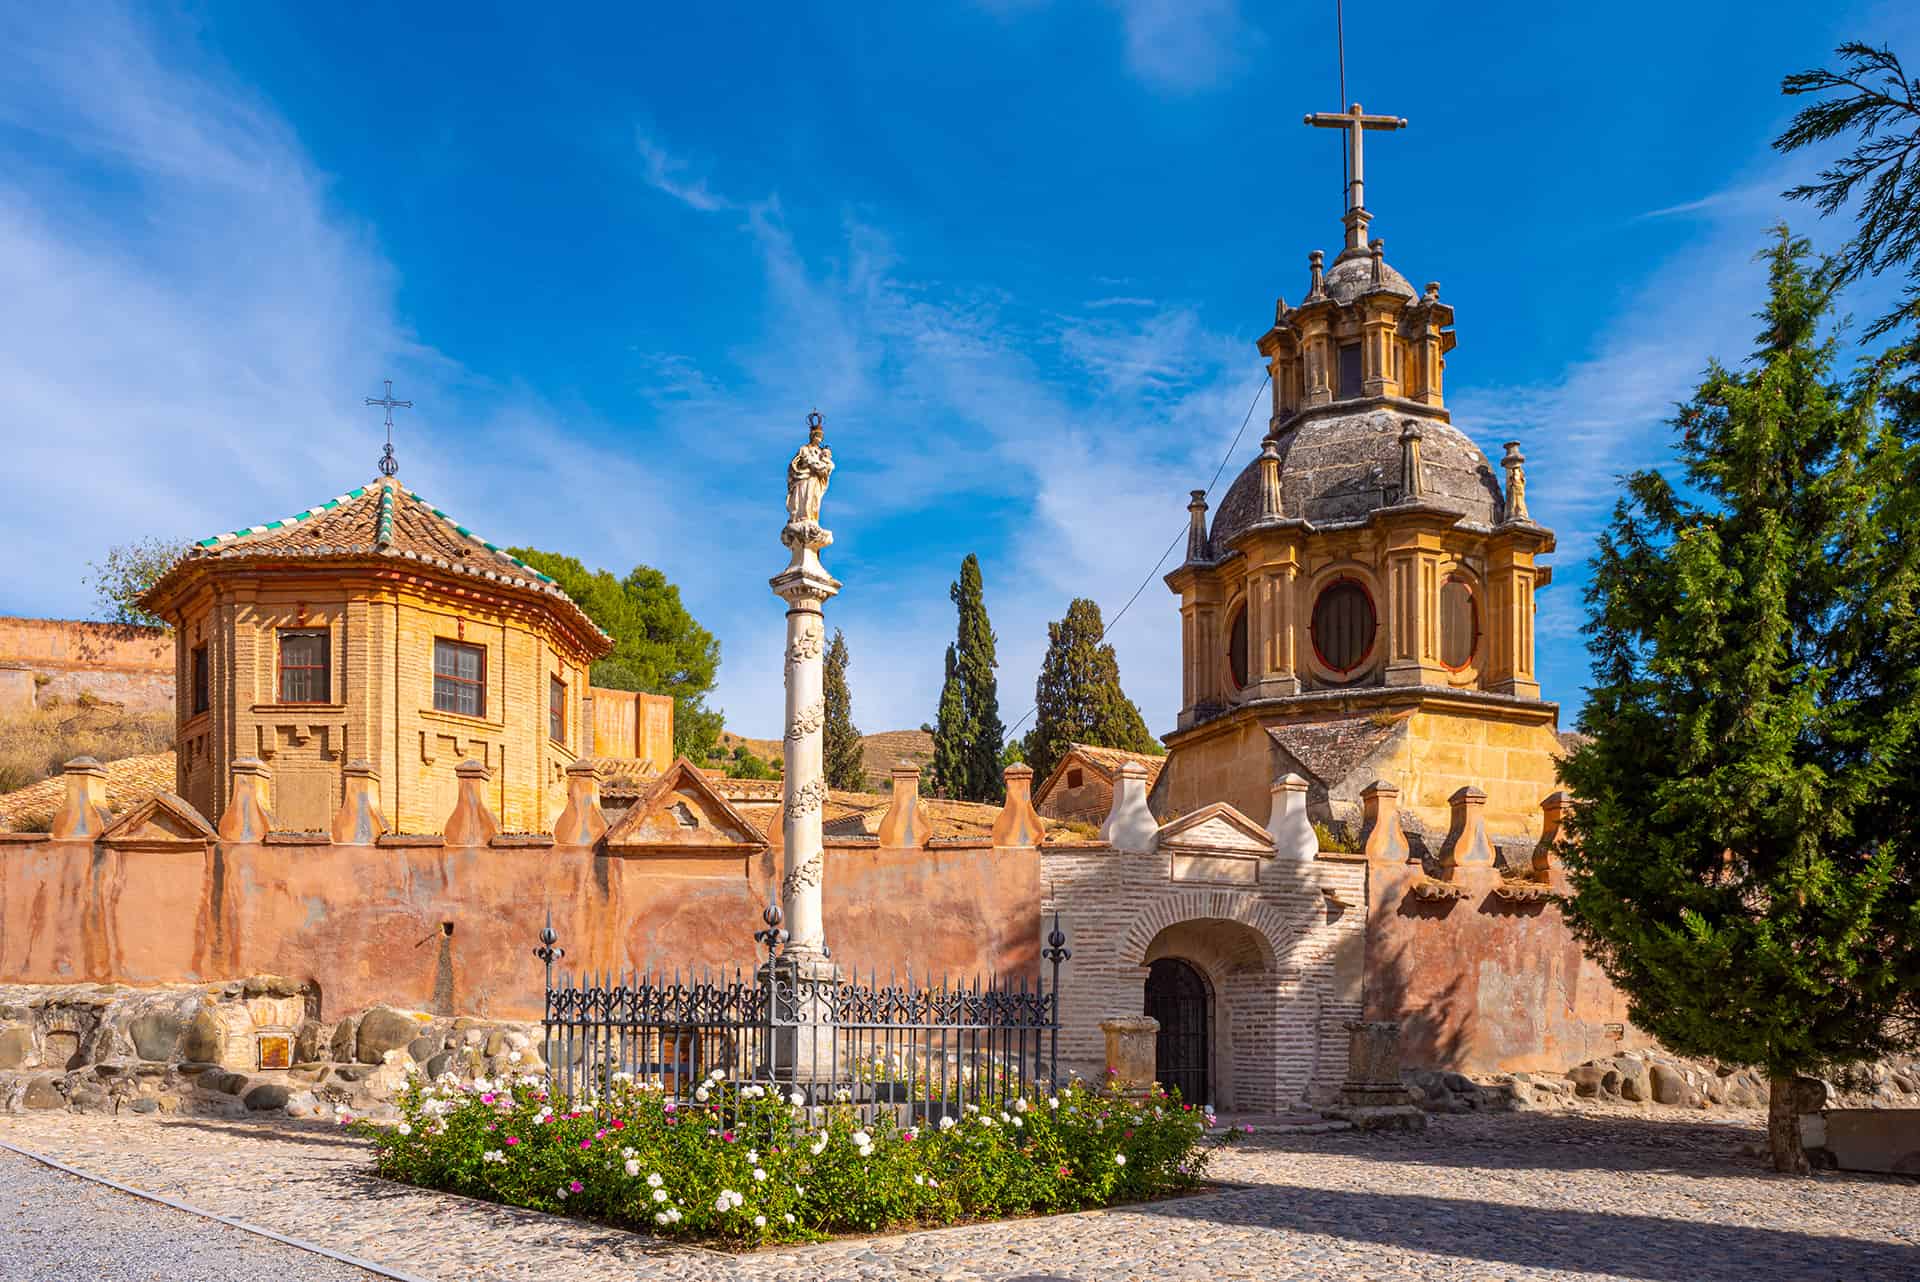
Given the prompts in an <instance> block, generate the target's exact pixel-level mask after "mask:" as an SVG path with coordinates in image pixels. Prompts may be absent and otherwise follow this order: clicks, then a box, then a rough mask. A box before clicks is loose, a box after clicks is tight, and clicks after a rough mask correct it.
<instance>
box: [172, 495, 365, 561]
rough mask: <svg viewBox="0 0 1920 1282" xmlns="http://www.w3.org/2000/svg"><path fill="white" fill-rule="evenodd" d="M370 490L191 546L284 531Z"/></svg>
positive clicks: (234, 540)
mask: <svg viewBox="0 0 1920 1282" xmlns="http://www.w3.org/2000/svg"><path fill="white" fill-rule="evenodd" d="M372 488H374V487H373V486H371V485H363V486H361V487H360V488H359V489H357V490H348V491H347V492H346V493H345V494H338V495H335V496H334V497H333V498H330V499H328V500H327V501H326V502H325V503H316V504H315V505H314V506H312V507H310V508H308V509H306V510H305V511H304V512H295V513H294V514H293V515H292V516H285V517H281V518H280V519H279V520H278V521H266V522H263V523H262V524H260V525H248V526H244V527H242V528H240V529H237V530H228V531H227V532H226V533H224V534H216V535H214V536H213V537H212V538H207V539H199V540H197V541H195V543H194V544H193V546H194V547H196V548H213V547H218V546H220V545H221V544H223V543H234V542H238V541H239V540H241V539H244V538H246V537H248V536H249V535H254V534H266V533H269V532H270V531H273V530H281V529H285V528H286V527H287V526H289V525H295V524H298V523H299V522H301V521H305V520H308V519H310V518H312V517H316V516H319V515H320V514H321V513H322V512H331V511H333V509H335V508H337V507H340V506H341V505H342V504H346V503H351V502H353V501H354V500H355V499H358V498H362V497H364V496H365V495H366V493H367V491H368V490H370V489H372Z"/></svg>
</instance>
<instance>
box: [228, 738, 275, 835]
mask: <svg viewBox="0 0 1920 1282" xmlns="http://www.w3.org/2000/svg"><path fill="white" fill-rule="evenodd" d="M228 773H229V775H230V776H231V778H232V780H233V783H232V785H231V787H230V788H229V789H228V791H227V808H226V809H225V810H223V811H221V812H220V840H222V841H232V842H244V841H265V840H266V838H267V834H268V833H269V832H271V831H272V830H273V812H272V811H271V810H269V809H268V808H267V785H268V783H269V782H271V781H272V779H273V772H272V771H270V770H268V769H267V763H266V762H264V761H262V760H260V759H259V758H258V757H236V758H234V761H233V765H232V766H231V767H230V768H229V771H228Z"/></svg>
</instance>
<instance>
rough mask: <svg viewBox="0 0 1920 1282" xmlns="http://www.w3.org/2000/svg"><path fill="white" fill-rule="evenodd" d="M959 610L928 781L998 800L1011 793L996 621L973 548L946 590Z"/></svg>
mask: <svg viewBox="0 0 1920 1282" xmlns="http://www.w3.org/2000/svg"><path fill="white" fill-rule="evenodd" d="M947 595H948V596H949V597H950V598H951V599H952V601H953V603H954V605H955V607H957V608H958V610H959V613H960V623H959V631H958V633H957V635H956V636H955V639H954V643H953V644H952V645H950V646H948V647H947V665H946V680H945V681H944V683H943V684H942V685H941V687H940V709H939V714H938V719H937V720H936V721H935V722H934V727H933V761H932V765H931V768H930V771H929V774H930V776H931V777H930V779H929V785H930V786H931V787H932V789H933V790H934V792H936V793H937V794H938V795H940V796H942V797H953V798H957V799H959V800H962V801H989V802H992V801H999V800H1001V799H1002V797H1004V796H1005V795H1006V785H1005V783H1004V781H1003V780H1002V778H1001V775H1000V748H1001V741H1002V740H1003V739H1004V738H1005V737H1006V726H1005V725H1003V724H1002V723H1001V721H1000V689H999V681H998V679H997V678H996V677H995V676H994V675H993V670H994V669H995V668H996V667H998V666H999V661H998V660H997V659H996V658H995V657H994V635H993V625H992V623H991V622H990V621H989V620H988V618H987V603H986V598H985V594H984V590H983V587H982V584H981V579H980V559H979V558H978V557H976V556H974V555H973V554H972V553H971V552H969V553H968V554H967V559H966V560H964V561H962V562H961V563H960V580H959V582H957V583H955V584H953V585H952V586H951V587H950V588H949V589H948V591H947Z"/></svg>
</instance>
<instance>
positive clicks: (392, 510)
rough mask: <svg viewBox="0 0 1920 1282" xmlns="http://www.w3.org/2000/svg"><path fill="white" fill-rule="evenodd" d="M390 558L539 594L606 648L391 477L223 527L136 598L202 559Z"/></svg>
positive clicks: (548, 592) (566, 604) (559, 603)
mask: <svg viewBox="0 0 1920 1282" xmlns="http://www.w3.org/2000/svg"><path fill="white" fill-rule="evenodd" d="M369 556H380V557H394V558H396V559H400V560H406V561H417V562H421V563H423V564H426V565H430V566H433V567H435V568H438V569H441V570H445V571H449V572H451V573H455V574H468V575H473V576H476V577H478V578H483V579H487V580H490V581H492V582H494V583H497V584H499V585H501V586H502V587H506V588H513V589H518V590H520V591H524V592H533V593H538V594H539V595H541V596H544V597H546V598H548V599H549V600H550V601H552V602H553V603H554V605H555V607H556V608H557V609H558V610H559V611H560V612H561V613H562V614H564V615H565V616H567V617H568V618H569V619H570V620H571V621H572V622H574V623H575V624H576V626H578V627H579V628H580V629H582V631H583V635H584V637H585V638H586V639H587V640H589V641H590V642H591V641H595V640H597V641H598V643H599V645H600V648H601V652H602V653H605V652H606V651H607V650H609V649H611V648H612V643H611V641H610V639H609V638H608V637H607V634H606V633H604V632H602V631H601V630H600V629H599V628H598V627H596V626H595V625H594V623H593V621H592V620H591V619H589V618H587V616H586V614H585V612H584V611H582V610H581V609H580V607H579V606H578V605H576V604H575V603H574V602H573V600H572V598H570V597H569V596H567V594H566V593H565V592H563V591H561V590H560V586H559V584H557V583H555V582H554V581H553V580H552V579H550V578H548V577H547V576H546V575H544V574H542V573H540V571H538V570H536V569H534V568H533V567H532V566H530V565H528V564H527V563H526V562H525V561H522V560H521V559H520V558H518V557H516V556H513V555H511V554H509V553H508V552H507V551H506V549H505V548H502V547H500V546H498V545H497V544H493V543H489V542H487V541H486V540H485V539H483V538H481V537H480V536H479V535H477V534H475V533H474V532H473V531H472V530H469V529H468V528H467V527H466V526H464V525H461V524H460V523H459V522H458V521H455V520H454V519H453V518H452V517H450V516H448V515H447V514H446V513H445V512H442V511H441V510H440V509H439V508H437V507H434V506H433V505H432V504H431V503H429V502H427V501H426V500H425V499H423V498H421V497H420V496H419V495H418V494H415V493H414V492H413V491H412V490H409V489H407V488H406V487H405V486H403V485H401V484H400V483H399V482H398V481H396V480H394V479H392V478H390V477H382V478H381V479H379V480H376V481H373V482H372V483H370V484H367V485H363V486H361V487H360V488H359V489H357V490H349V491H347V492H346V493H345V494H342V495H339V496H337V497H335V498H331V499H328V500H327V501H326V502H325V503H320V504H316V505H315V506H313V507H310V508H308V509H306V510H305V511H304V512H296V513H294V514H293V515H292V516H288V517H282V518H281V519H280V520H277V521H268V522H266V523H264V524H261V525H250V526H247V527H245V528H243V529H238V530H229V531H227V532H226V533H224V534H216V535H214V536H212V537H211V538H205V539H201V540H200V541H199V542H197V543H195V544H193V545H192V546H191V547H189V548H188V549H187V554H186V556H185V557H183V558H182V559H181V560H180V561H179V562H178V563H177V564H176V565H175V566H174V567H173V568H172V569H171V570H169V571H168V572H167V573H166V574H164V575H162V576H161V578H160V580H159V582H157V583H155V584H154V586H153V587H151V588H149V589H148V590H147V592H146V594H145V595H144V596H143V598H142V601H143V603H144V602H145V601H149V600H157V599H158V598H159V597H161V596H163V595H166V592H165V591H163V589H165V590H170V589H171V586H172V583H173V582H174V581H176V579H177V577H178V576H180V575H182V574H185V573H187V572H189V571H190V570H191V569H193V568H194V567H195V566H196V565H198V564H201V563H204V562H205V561H207V560H208V559H215V558H217V559H235V560H252V559H256V558H259V559H268V558H273V559H282V558H284V559H293V560H330V559H335V558H352V557H369Z"/></svg>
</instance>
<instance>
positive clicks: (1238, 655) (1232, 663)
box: [1227, 605, 1247, 690]
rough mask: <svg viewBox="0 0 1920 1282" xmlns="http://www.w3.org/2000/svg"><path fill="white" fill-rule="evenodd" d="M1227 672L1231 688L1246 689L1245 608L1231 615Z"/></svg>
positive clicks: (1228, 634) (1228, 631)
mask: <svg viewBox="0 0 1920 1282" xmlns="http://www.w3.org/2000/svg"><path fill="white" fill-rule="evenodd" d="M1227 671H1228V672H1230V673H1232V674H1233V688H1234V689H1236V690H1244V689H1246V687H1247V607H1246V606H1244V605H1243V606H1241V607H1240V608H1239V609H1238V610H1236V611H1234V614H1233V626H1232V627H1230V628H1228V629H1227Z"/></svg>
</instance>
